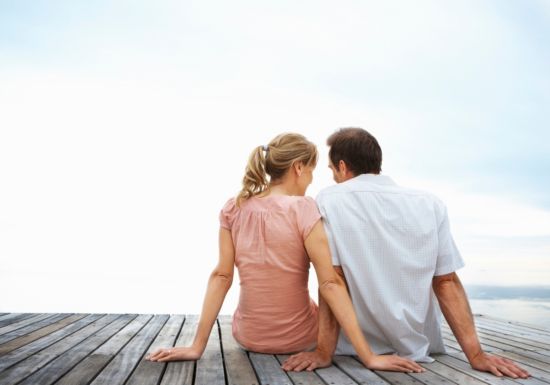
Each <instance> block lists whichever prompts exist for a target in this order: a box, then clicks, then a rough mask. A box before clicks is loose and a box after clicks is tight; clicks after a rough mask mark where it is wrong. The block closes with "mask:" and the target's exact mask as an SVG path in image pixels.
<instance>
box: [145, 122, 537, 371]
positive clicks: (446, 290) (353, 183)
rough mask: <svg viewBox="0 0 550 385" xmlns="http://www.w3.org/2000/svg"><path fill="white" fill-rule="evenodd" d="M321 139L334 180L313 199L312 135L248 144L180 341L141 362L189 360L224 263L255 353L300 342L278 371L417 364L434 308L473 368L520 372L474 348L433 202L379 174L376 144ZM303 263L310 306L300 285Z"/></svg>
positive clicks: (200, 341)
mask: <svg viewBox="0 0 550 385" xmlns="http://www.w3.org/2000/svg"><path fill="white" fill-rule="evenodd" d="M327 143H328V145H329V147H330V151H329V158H330V160H329V167H330V168H331V170H332V172H333V175H334V180H335V181H336V182H337V184H336V185H335V186H331V187H328V188H326V189H324V190H323V191H321V193H320V194H319V195H318V197H317V203H316V202H315V201H314V200H313V199H311V198H309V197H305V196H304V195H305V193H306V189H307V187H308V186H309V184H310V183H311V181H312V178H313V175H312V174H313V170H314V168H315V166H316V163H317V149H316V147H315V145H314V144H313V143H311V142H309V141H308V140H306V138H304V137H303V136H302V135H298V134H282V135H279V136H277V137H276V138H275V139H273V140H272V141H271V142H270V143H269V145H267V146H259V147H257V148H256V149H255V150H254V151H253V152H252V154H251V156H250V159H249V162H248V166H247V168H246V173H245V176H244V179H243V188H242V191H241V192H240V193H239V195H238V196H237V197H236V198H232V199H230V200H229V201H228V202H227V203H226V204H225V206H224V207H223V209H222V211H221V213H220V234H219V243H220V257H219V263H218V265H217V267H216V268H215V269H214V271H213V272H212V274H211V276H210V279H209V282H208V288H207V292H206V296H205V299H204V305H203V309H202V314H201V317H200V321H199V324H198V329H197V332H196V335H195V339H194V341H193V344H192V345H191V346H190V347H175V348H165V349H159V350H157V351H155V352H154V353H152V354H151V355H150V356H148V359H149V360H152V361H174V360H197V359H199V358H200V357H201V355H202V353H203V351H204V349H205V347H206V343H207V341H208V337H209V335H210V331H211V329H212V326H213V324H214V322H215V320H216V317H217V315H218V312H219V311H220V308H221V306H222V303H223V300H224V298H225V295H226V293H227V291H228V290H229V288H230V286H231V283H232V279H233V269H234V266H236V267H237V269H238V271H239V276H240V281H241V282H240V284H241V291H240V298H239V305H238V307H237V310H236V311H235V314H234V315H233V336H234V337H235V339H236V341H237V342H238V343H239V344H240V345H241V346H242V347H243V348H244V349H247V350H250V351H254V352H259V353H273V354H275V353H277V354H284V353H295V352H301V351H305V352H303V353H298V354H295V355H293V356H291V357H290V358H289V359H288V360H287V361H286V362H285V363H284V364H283V369H285V370H304V369H307V370H313V369H315V368H318V367H324V366H328V365H330V364H331V357H332V355H333V354H348V355H357V356H358V357H359V359H360V360H361V362H362V363H363V364H364V365H365V366H366V367H367V368H370V369H378V370H392V371H401V372H423V371H424V368H422V367H421V366H420V365H419V364H418V363H417V361H418V362H431V361H432V359H431V358H430V356H429V355H430V354H431V353H444V352H445V348H444V345H443V339H442V335H441V330H440V317H439V315H438V311H439V310H438V304H439V307H440V308H441V311H442V312H443V315H444V316H445V318H446V320H447V322H448V323H449V325H450V327H451V329H452V331H453V333H454V335H455V336H456V338H457V340H458V342H459V343H460V346H461V347H462V349H463V350H464V353H465V354H466V356H467V358H468V360H469V361H470V364H471V365H472V367H473V368H474V369H478V370H482V371H488V372H491V373H493V374H495V375H497V376H502V375H505V376H509V377H513V378H517V377H522V378H525V377H527V376H528V373H527V372H526V371H525V370H523V369H521V368H519V367H518V366H516V365H515V364H514V363H513V362H511V361H509V360H507V359H504V358H500V357H497V356H492V355H489V354H487V353H485V352H484V351H483V350H482V348H481V346H480V343H479V340H478V337H477V335H476V330H475V325H474V322H473V317H472V314H471V311H470V308H469V304H468V300H467V297H466V294H465V292H464V289H463V287H462V284H461V283H460V281H459V279H458V277H457V275H456V273H455V270H457V269H458V268H460V267H462V266H463V265H464V263H463V261H462V258H461V256H460V253H459V252H458V250H457V248H456V246H455V243H454V241H453V238H452V236H451V233H450V229H449V220H448V218H447V212H446V209H445V206H444V204H443V203H442V202H441V201H440V200H438V199H437V198H435V197H434V196H432V195H430V194H427V193H424V192H421V191H416V190H410V189H406V188H403V187H400V186H398V185H396V184H395V183H394V182H393V181H392V180H391V179H390V178H388V177H387V176H382V175H380V169H381V162H382V151H381V149H380V147H379V145H378V142H377V141H376V139H375V138H374V137H373V136H372V135H370V134H369V133H368V132H367V131H365V130H363V129H359V128H345V129H341V130H339V131H337V132H335V133H334V134H333V135H331V136H330V137H329V138H328V141H327ZM310 262H311V263H312V264H313V266H314V268H315V271H316V273H317V278H318V281H319V307H317V305H316V304H315V303H314V302H313V301H312V299H311V298H310V296H309V292H308V270H309V265H310ZM350 297H351V298H350ZM340 328H341V329H342V330H343V333H339V330H340Z"/></svg>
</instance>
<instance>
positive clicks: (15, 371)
mask: <svg viewBox="0 0 550 385" xmlns="http://www.w3.org/2000/svg"><path fill="white" fill-rule="evenodd" d="M115 318H116V316H112V315H111V316H105V317H102V318H100V319H98V320H96V321H94V322H92V323H91V324H89V325H87V326H85V327H83V328H82V329H80V330H78V331H77V332H75V333H73V334H71V335H69V336H67V337H66V338H64V339H62V340H60V341H58V342H56V343H54V344H53V345H50V346H48V347H47V348H46V349H43V350H41V351H39V352H37V353H35V354H33V355H32V356H30V357H28V358H26V359H24V360H22V361H20V362H18V363H17V365H14V366H12V367H10V368H9V369H6V370H5V371H3V372H1V373H0V384H11V383H13V384H15V383H17V382H19V381H21V380H23V379H24V378H26V377H28V376H30V375H31V374H32V373H34V372H36V371H38V370H39V369H41V368H42V367H44V366H45V365H46V364H47V363H49V362H50V361H52V360H54V359H55V358H57V357H58V356H60V355H61V354H63V353H64V352H65V351H67V350H69V349H71V348H72V347H73V346H75V345H76V344H78V343H80V342H82V341H83V340H84V339H86V338H88V337H89V336H90V335H92V334H95V333H96V332H97V331H98V330H101V329H103V328H104V327H105V326H107V325H108V324H110V323H111V322H112V321H113V320H114V319H115Z"/></svg>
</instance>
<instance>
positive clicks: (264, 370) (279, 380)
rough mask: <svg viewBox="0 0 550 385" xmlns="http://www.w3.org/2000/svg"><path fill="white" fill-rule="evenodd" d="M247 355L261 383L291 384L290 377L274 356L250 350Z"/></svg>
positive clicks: (274, 384)
mask: <svg viewBox="0 0 550 385" xmlns="http://www.w3.org/2000/svg"><path fill="white" fill-rule="evenodd" d="M248 356H249V358H250V361H251V362H252V366H254V370H255V371H256V375H257V376H258V379H259V380H260V383H261V384H262V385H292V381H291V380H290V377H289V376H288V375H287V374H286V372H285V371H284V370H283V369H282V368H281V364H280V363H279V361H278V360H277V358H275V356H273V355H271V354H261V353H252V352H250V353H249V354H248Z"/></svg>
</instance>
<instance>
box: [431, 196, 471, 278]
mask: <svg viewBox="0 0 550 385" xmlns="http://www.w3.org/2000/svg"><path fill="white" fill-rule="evenodd" d="M437 211H438V214H439V215H437V217H438V219H439V221H438V253H437V262H436V267H435V273H434V276H438V275H445V274H450V273H452V272H454V271H456V270H458V269H460V268H461V267H464V260H463V259H462V256H461V255H460V252H459V251H458V248H457V247H456V244H455V241H454V239H453V236H452V235H451V228H450V224H449V217H448V215H447V208H446V207H445V206H444V205H443V204H441V205H440V206H439V207H438V208H437Z"/></svg>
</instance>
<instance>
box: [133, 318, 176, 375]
mask: <svg viewBox="0 0 550 385" xmlns="http://www.w3.org/2000/svg"><path fill="white" fill-rule="evenodd" d="M184 320H185V317H184V316H183V315H172V316H170V319H169V320H168V321H167V322H166V324H165V325H164V326H163V328H162V330H161V331H160V333H159V334H158V335H157V337H156V338H155V340H154V341H153V343H152V344H151V346H150V347H149V349H147V350H146V352H145V355H147V354H149V353H152V352H154V351H155V350H156V349H158V348H162V347H171V346H174V343H175V342H176V338H177V336H178V334H179V332H180V330H181V328H182V326H183V322H184ZM165 368H166V363H163V362H151V361H147V360H145V359H144V358H143V357H142V359H141V361H140V362H139V364H138V366H137V367H136V369H135V370H134V372H133V373H132V376H131V377H130V378H129V379H128V381H127V382H126V385H147V384H157V383H158V382H159V381H160V380H161V378H162V374H163V373H164V369H165Z"/></svg>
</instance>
